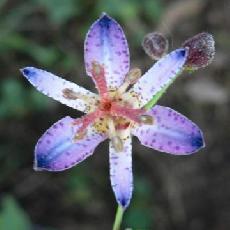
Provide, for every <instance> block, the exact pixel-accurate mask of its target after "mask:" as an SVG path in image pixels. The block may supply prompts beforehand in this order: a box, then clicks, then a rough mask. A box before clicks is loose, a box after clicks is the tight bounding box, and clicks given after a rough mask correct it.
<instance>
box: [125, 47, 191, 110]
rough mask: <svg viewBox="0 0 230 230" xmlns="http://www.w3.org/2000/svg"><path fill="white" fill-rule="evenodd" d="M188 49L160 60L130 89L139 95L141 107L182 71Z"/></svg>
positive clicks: (172, 53)
mask: <svg viewBox="0 0 230 230" xmlns="http://www.w3.org/2000/svg"><path fill="white" fill-rule="evenodd" d="M187 53H188V50H187V49H177V50H175V51H173V52H171V53H169V54H168V55H166V56H165V57H164V58H162V59H160V60H159V61H158V62H157V63H156V64H155V65H154V66H153V67H152V68H150V69H149V70H148V71H147V72H146V73H145V74H144V75H143V76H142V77H141V78H140V79H139V80H138V81H137V82H136V84H135V85H134V86H133V88H131V89H130V91H129V92H130V93H131V94H134V95H135V94H137V96H138V99H139V106H141V107H142V106H144V105H145V104H146V103H147V102H149V101H150V100H151V99H152V97H153V96H154V95H155V94H156V93H157V92H159V91H160V90H161V89H162V88H163V87H164V86H166V85H167V84H168V83H170V81H171V80H172V79H173V78H174V77H175V76H176V75H177V74H178V73H179V72H180V71H181V70H182V67H183V65H184V63H185V61H186V58H187Z"/></svg>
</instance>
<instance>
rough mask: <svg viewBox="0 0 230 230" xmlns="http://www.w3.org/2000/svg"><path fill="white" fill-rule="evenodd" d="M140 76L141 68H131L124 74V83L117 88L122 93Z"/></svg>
mask: <svg viewBox="0 0 230 230" xmlns="http://www.w3.org/2000/svg"><path fill="white" fill-rule="evenodd" d="M140 77H141V70H140V69H139V68H133V69H131V70H130V71H129V72H128V73H127V74H126V76H125V81H124V83H123V84H122V85H121V86H120V88H119V89H118V92H119V93H120V94H123V93H124V92H125V91H126V90H127V89H128V87H129V86H130V85H133V84H135V83H136V82H137V80H138V79H139V78H140Z"/></svg>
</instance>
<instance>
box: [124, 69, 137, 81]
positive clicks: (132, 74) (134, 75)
mask: <svg viewBox="0 0 230 230" xmlns="http://www.w3.org/2000/svg"><path fill="white" fill-rule="evenodd" d="M140 77H141V69H139V68H133V69H131V70H130V71H129V72H128V73H127V75H126V77H125V81H127V82H129V84H135V83H136V82H137V80H138V79H139V78H140Z"/></svg>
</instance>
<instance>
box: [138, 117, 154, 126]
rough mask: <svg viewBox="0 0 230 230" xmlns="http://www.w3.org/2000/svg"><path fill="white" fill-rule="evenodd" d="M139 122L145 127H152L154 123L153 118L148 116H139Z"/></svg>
mask: <svg viewBox="0 0 230 230" xmlns="http://www.w3.org/2000/svg"><path fill="white" fill-rule="evenodd" d="M140 121H141V123H143V124H146V125H152V124H153V123H154V120H153V117H152V116H149V115H141V116H140Z"/></svg>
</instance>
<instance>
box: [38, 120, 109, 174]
mask: <svg viewBox="0 0 230 230" xmlns="http://www.w3.org/2000/svg"><path fill="white" fill-rule="evenodd" d="M73 122H74V119H73V118H71V117H64V118H62V119H61V120H59V121H58V122H57V123H55V124H54V125H52V126H51V127H50V128H49V129H48V130H47V131H46V132H45V133H44V134H43V136H42V137H41V138H40V139H39V141H38V143H37V145H36V147H35V162H34V169H35V170H47V171H62V170H65V169H68V168H71V167H73V166H74V165H76V164H78V163H80V162H81V161H83V160H84V159H85V158H87V157H88V156H90V155H92V154H93V151H94V149H95V148H96V147H97V145H98V144H99V143H100V142H102V141H103V140H105V138H106V136H105V135H103V134H100V133H98V132H96V131H95V130H94V128H93V127H89V128H88V129H87V134H86V135H85V136H84V137H83V138H82V139H78V140H76V139H74V137H75V134H76V132H77V130H78V129H79V126H76V125H73Z"/></svg>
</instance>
